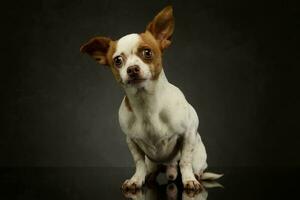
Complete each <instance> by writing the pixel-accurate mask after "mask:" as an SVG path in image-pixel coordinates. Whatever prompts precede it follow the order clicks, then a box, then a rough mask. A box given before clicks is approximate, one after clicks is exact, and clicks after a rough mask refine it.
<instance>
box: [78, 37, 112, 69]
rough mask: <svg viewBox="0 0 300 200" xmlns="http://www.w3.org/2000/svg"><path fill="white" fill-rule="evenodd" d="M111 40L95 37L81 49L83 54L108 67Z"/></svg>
mask: <svg viewBox="0 0 300 200" xmlns="http://www.w3.org/2000/svg"><path fill="white" fill-rule="evenodd" d="M111 41H112V40H111V39H110V38H107V37H94V38H92V39H90V40H89V41H88V42H87V43H85V44H83V45H82V46H81V47H80V51H81V52H82V53H87V54H89V55H90V56H91V57H92V58H94V59H95V60H96V61H97V62H98V63H100V64H103V65H108V59H107V56H106V55H107V52H108V50H109V47H110V43H111Z"/></svg>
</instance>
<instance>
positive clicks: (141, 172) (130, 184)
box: [122, 137, 147, 190]
mask: <svg viewBox="0 0 300 200" xmlns="http://www.w3.org/2000/svg"><path fill="white" fill-rule="evenodd" d="M127 144H128V148H129V150H130V152H131V154H132V157H133V160H134V162H135V167H136V169H135V173H134V175H133V176H132V177H131V179H127V180H126V181H125V182H124V183H123V185H122V189H124V190H135V189H138V188H141V187H142V185H143V184H144V182H145V177H146V174H147V167H146V164H145V154H144V152H143V151H142V150H141V149H140V148H139V147H138V146H137V145H136V144H135V143H134V142H133V141H132V140H131V139H130V138H129V137H127Z"/></svg>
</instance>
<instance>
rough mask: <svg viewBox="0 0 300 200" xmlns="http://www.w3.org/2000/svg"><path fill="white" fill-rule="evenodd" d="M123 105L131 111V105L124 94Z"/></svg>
mask: <svg viewBox="0 0 300 200" xmlns="http://www.w3.org/2000/svg"><path fill="white" fill-rule="evenodd" d="M125 106H126V108H127V109H128V110H129V111H130V112H132V108H131V105H130V102H129V99H128V97H127V96H125Z"/></svg>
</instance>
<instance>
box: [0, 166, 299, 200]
mask: <svg viewBox="0 0 300 200" xmlns="http://www.w3.org/2000/svg"><path fill="white" fill-rule="evenodd" d="M212 171H216V172H223V173H225V176H224V177H223V178H221V179H220V180H219V183H220V184H222V185H223V187H221V186H220V185H216V184H212V183H206V184H204V185H205V186H206V187H209V188H206V189H204V190H203V191H202V192H200V193H187V192H184V191H183V190H182V186H181V184H180V180H177V181H176V182H174V183H167V182H166V181H165V180H164V177H163V176H162V175H160V176H159V177H158V182H159V183H156V184H152V185H151V186H145V187H144V188H143V190H141V191H138V192H136V193H135V194H132V193H128V192H127V193H123V192H122V191H121V189H120V186H121V184H122V182H123V181H124V180H125V179H126V178H128V177H130V175H131V174H132V172H133V169H130V168H97V167H84V168H67V167H65V168H29V167H28V168H1V169H0V184H1V187H0V188H1V189H0V199H51V200H60V199H67V200H68V199H76V200H77V199H85V200H89V199H93V200H96V199H97V200H106V199H112V200H115V199H128V198H129V199H130V198H132V199H146V200H154V199H155V200H156V199H174V200H175V199H186V200H191V199H196V200H200V199H201V200H205V199H210V200H211V199H223V200H224V199H286V198H288V197H292V196H293V194H296V193H297V190H298V186H299V183H298V178H299V173H298V172H299V171H298V169H296V168H294V169H291V168H277V169H268V168H259V169H258V168H226V169H219V168H218V169H213V170H212ZM211 187H213V188H211ZM126 197H128V198H126ZM295 198H296V199H297V198H298V197H297V196H295V197H294V198H293V199H295Z"/></svg>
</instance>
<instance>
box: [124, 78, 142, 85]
mask: <svg viewBox="0 0 300 200" xmlns="http://www.w3.org/2000/svg"><path fill="white" fill-rule="evenodd" d="M145 80H146V79H145V78H132V79H129V80H128V81H127V84H139V83H142V82H144V81H145Z"/></svg>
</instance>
